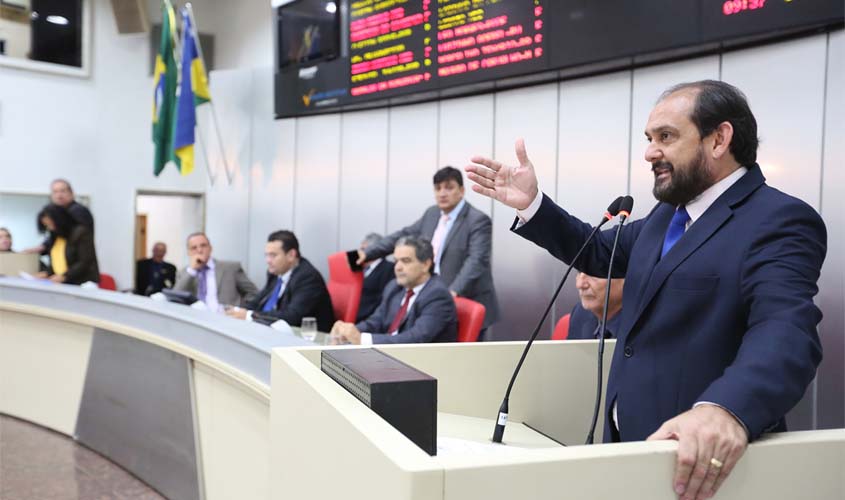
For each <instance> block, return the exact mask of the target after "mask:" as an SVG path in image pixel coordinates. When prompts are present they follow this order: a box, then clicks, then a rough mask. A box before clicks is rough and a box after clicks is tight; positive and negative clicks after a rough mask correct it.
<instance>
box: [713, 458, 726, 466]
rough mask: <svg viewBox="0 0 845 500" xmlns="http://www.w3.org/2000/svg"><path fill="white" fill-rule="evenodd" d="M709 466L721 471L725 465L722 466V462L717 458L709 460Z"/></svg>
mask: <svg viewBox="0 0 845 500" xmlns="http://www.w3.org/2000/svg"><path fill="white" fill-rule="evenodd" d="M710 465H712V466H713V467H715V468H717V469H721V468H722V466H723V465H725V464H723V463H722V461H721V460H719V459H718V458H711V459H710Z"/></svg>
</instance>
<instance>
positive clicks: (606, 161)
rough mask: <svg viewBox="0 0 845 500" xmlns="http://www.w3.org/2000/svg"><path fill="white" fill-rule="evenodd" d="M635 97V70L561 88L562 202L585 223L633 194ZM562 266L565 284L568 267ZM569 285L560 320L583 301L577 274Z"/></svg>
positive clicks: (559, 308)
mask: <svg viewBox="0 0 845 500" xmlns="http://www.w3.org/2000/svg"><path fill="white" fill-rule="evenodd" d="M630 97H631V72H630V71H625V72H621V73H613V74H610V75H602V76H597V77H593V78H586V79H583V80H571V81H568V82H563V83H561V84H560V113H559V116H560V118H559V130H558V148H559V150H560V151H559V158H558V170H557V201H558V203H560V204H561V206H563V207H564V208H565V209H566V210H567V211H568V212H569V213H571V214H573V215H575V216H576V217H578V218H580V219H582V220H583V221H585V222H589V223H591V224H596V223H597V222H598V221H599V218H600V217H601V215H602V214H603V213H604V210H605V208H607V205H608V204H609V203H610V202H611V201H613V200H614V199H615V198H616V197H617V196H620V195H623V194H625V193H626V191H627V184H628V133H629V127H628V117H629V115H630V104H631V100H630ZM608 227H610V226H608ZM556 267H557V272H556V277H555V279H556V280H560V278H561V277H562V276H563V272H564V268H563V266H556ZM567 281H568V282H567V284H566V285H564V289H563V291H562V292H561V295H560V298H558V301H557V305H556V308H555V319H557V318H559V317H561V316H563V315H564V314H567V313H569V312H570V311H571V310H572V307H573V306H574V305H575V303H576V302H577V301H578V293H577V291H576V289H575V274H574V271H573V274H571V275H570V277H569V279H568V280H567Z"/></svg>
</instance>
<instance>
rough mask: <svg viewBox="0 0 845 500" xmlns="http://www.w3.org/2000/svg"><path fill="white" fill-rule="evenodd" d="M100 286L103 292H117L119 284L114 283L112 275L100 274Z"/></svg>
mask: <svg viewBox="0 0 845 500" xmlns="http://www.w3.org/2000/svg"><path fill="white" fill-rule="evenodd" d="M99 285H100V288H102V289H103V290H113V291H117V283H115V282H114V277H112V275H111V274H104V273H100V283H99Z"/></svg>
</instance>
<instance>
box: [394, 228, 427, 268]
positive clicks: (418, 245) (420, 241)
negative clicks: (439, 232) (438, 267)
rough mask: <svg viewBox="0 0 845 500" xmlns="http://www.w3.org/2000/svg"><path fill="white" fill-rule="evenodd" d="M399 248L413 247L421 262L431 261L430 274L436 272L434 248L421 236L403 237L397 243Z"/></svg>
mask: <svg viewBox="0 0 845 500" xmlns="http://www.w3.org/2000/svg"><path fill="white" fill-rule="evenodd" d="M396 246H397V247H411V248H413V249H414V255H415V256H416V257H417V260H418V261H420V262H425V261H427V260H431V268H429V270H428V271H429V272H434V248H432V246H431V242H430V241H428V240H427V239H425V238H421V237H419V236H403V237H401V238H399V241H397V242H396Z"/></svg>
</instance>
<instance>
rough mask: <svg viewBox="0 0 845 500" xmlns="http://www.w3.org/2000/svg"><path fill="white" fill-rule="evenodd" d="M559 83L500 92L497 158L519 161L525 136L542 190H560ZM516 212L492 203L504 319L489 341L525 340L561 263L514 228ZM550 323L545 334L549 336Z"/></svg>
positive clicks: (495, 260)
mask: <svg viewBox="0 0 845 500" xmlns="http://www.w3.org/2000/svg"><path fill="white" fill-rule="evenodd" d="M557 102H558V84H556V83H555V84H549V85H542V86H537V87H529V88H524V89H518V90H512V91H507V92H501V93H499V94H497V95H496V127H495V149H494V158H496V159H497V160H499V161H501V162H503V163H505V164H506V165H514V164H516V161H517V160H516V153H515V152H514V142H515V141H516V140H517V139H518V138H520V137H522V138H525V143H526V150H527V153H528V157H529V159H531V161H532V162H533V164H534V168H535V169H536V171H537V176H538V178H539V183H540V189H541V190H543V191H544V192H545V193H547V194H549V196H552V197H554V195H555V190H556V171H557V166H556V160H557V158H556V154H557V121H558V117H557ZM515 215H516V212H515V210H514V209H512V208H509V207H506V206H505V205H502V204H501V203H498V202H497V203H495V204H494V205H493V259H492V262H493V277H494V279H495V280H496V285H497V287H496V291H497V293H498V296H499V303H500V304H502V306H503V307H502V309H503V311H502V319H501V321H499V323H497V324H496V325H495V326H494V327H493V331H492V335H488V339H489V338H492V339H493V340H502V339H513V338H527V337H528V336H530V335H531V331H532V330H533V328H534V327H535V324H536V322H537V321H538V320H539V318H540V315H541V314H542V312H543V309H544V308H545V305H546V303H547V302H548V300H549V299H550V298H551V292H552V280H553V277H554V275H555V270H556V269H558V268H559V267H560V262H559V261H557V260H556V259H554V258H553V257H551V256H550V255H549V254H548V253H546V251H545V250H541V249H540V248H538V247H536V246H535V245H534V244H533V243H529V242H528V241H526V240H524V239H522V238H520V237H519V236H517V235H515V234H513V233H512V232H511V231H510V225H511V223H512V222H513V218H514V216H515ZM549 324H550V321H547V322H546V327H545V329H544V332H543V333H542V334H541V335H542V336H543V338H548V336H549V335H550V334H551V327H549Z"/></svg>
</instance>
